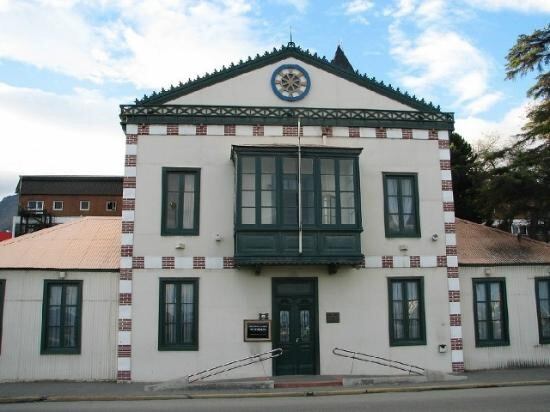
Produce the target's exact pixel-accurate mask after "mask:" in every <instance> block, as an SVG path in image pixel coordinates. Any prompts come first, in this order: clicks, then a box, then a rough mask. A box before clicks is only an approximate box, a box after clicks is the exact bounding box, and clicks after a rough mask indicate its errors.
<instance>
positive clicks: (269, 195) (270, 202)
mask: <svg viewBox="0 0 550 412" xmlns="http://www.w3.org/2000/svg"><path fill="white" fill-rule="evenodd" d="M262 206H275V193H274V192H272V191H266V190H263V191H262Z"/></svg>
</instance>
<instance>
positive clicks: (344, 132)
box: [126, 124, 448, 162]
mask: <svg viewBox="0 0 550 412" xmlns="http://www.w3.org/2000/svg"><path fill="white" fill-rule="evenodd" d="M138 132H139V133H138ZM441 133H447V132H446V131H443V132H441V131H440V132H438V131H437V130H433V129H432V130H428V129H407V128H385V127H357V126H302V127H301V135H302V136H304V137H321V136H323V135H325V136H326V137H341V138H354V139H355V138H373V139H375V138H378V139H386V138H387V139H402V140H437V141H438V144H439V148H440V149H447V148H448V139H440V138H439V139H438V136H439V135H440V134H441ZM138 134H140V135H150V136H159V135H160V136H220V137H222V136H225V137H229V136H251V137H253V136H272V137H296V136H298V126H297V125H286V126H274V125H262V124H257V125H239V124H237V125H234V124H231V125H212V124H209V125H205V124H199V125H192V124H168V125H139V126H138V125H127V126H126V135H127V140H128V139H134V138H135V139H137V135H138ZM126 154H127V155H135V153H129V152H127V153H126ZM129 161H130V162H132V158H131V159H129Z"/></svg>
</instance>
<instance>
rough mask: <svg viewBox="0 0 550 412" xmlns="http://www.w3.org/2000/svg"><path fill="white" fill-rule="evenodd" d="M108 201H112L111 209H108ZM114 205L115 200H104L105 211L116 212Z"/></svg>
mask: <svg viewBox="0 0 550 412" xmlns="http://www.w3.org/2000/svg"><path fill="white" fill-rule="evenodd" d="M109 203H113V204H114V205H115V207H114V208H112V209H109ZM116 207H117V204H116V200H107V201H106V202H105V211H106V212H116Z"/></svg>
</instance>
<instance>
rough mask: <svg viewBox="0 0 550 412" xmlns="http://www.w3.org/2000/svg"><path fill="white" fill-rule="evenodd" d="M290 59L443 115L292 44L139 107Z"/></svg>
mask: <svg viewBox="0 0 550 412" xmlns="http://www.w3.org/2000/svg"><path fill="white" fill-rule="evenodd" d="M289 57H294V58H296V59H299V60H301V61H303V62H305V63H308V64H311V65H312V66H315V67H317V68H319V69H321V70H325V71H327V72H329V73H331V74H334V75H335V76H338V77H341V78H344V79H346V80H349V81H351V82H353V83H355V84H357V85H359V86H362V87H365V88H367V89H369V90H372V91H373V92H376V93H378V94H381V95H383V96H386V97H388V98H390V99H393V100H396V101H398V102H400V103H403V104H406V105H408V106H410V107H413V108H415V109H417V110H421V111H427V112H440V108H439V106H437V107H436V106H434V105H433V104H432V103H431V102H426V101H425V100H424V99H418V98H417V97H416V96H414V95H412V96H411V95H410V94H409V93H407V92H402V91H400V89H399V88H393V87H392V85H391V84H388V85H386V84H384V82H383V81H377V80H376V78H375V77H371V78H369V77H368V76H367V75H366V74H361V73H359V71H358V70H356V71H355V72H353V71H348V70H345V69H343V68H341V67H340V66H338V65H336V64H333V63H331V62H330V61H329V60H328V59H327V58H326V57H324V56H323V57H320V56H318V55H317V53H313V54H312V53H311V52H310V51H309V50H307V49H305V50H302V48H301V47H300V46H295V45H294V43H289V44H288V45H286V46H284V45H283V46H281V48H280V49H277V48H273V51H271V52H268V51H266V52H265V53H264V54H263V55H262V56H260V55H259V54H257V55H256V57H254V58H252V57H250V56H249V57H248V59H247V60H246V61H243V60H240V61H239V63H238V64H236V65H235V64H233V63H231V64H230V65H229V67H225V66H222V69H221V70H214V72H213V73H206V74H205V75H204V76H202V77H201V76H197V78H196V79H195V80H191V79H189V80H188V81H187V82H186V83H185V84H184V83H181V82H180V84H179V85H178V86H173V85H171V86H170V89H169V90H165V89H164V88H162V89H161V91H160V92H159V93H157V92H153V94H152V95H150V96H146V95H144V96H143V98H141V99H136V101H135V105H136V106H144V105H158V104H164V103H166V102H168V101H170V100H174V99H177V98H178V97H181V96H185V95H187V94H190V93H192V92H194V91H197V90H200V89H202V88H205V87H208V86H212V85H214V84H216V83H219V82H222V81H225V80H228V79H231V78H233V77H236V76H240V75H241V74H244V73H248V72H250V71H252V70H256V69H259V68H261V67H264V66H267V65H268V64H272V63H276V62H278V61H280V60H283V59H286V58H289Z"/></svg>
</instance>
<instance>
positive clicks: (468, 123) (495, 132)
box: [455, 102, 529, 146]
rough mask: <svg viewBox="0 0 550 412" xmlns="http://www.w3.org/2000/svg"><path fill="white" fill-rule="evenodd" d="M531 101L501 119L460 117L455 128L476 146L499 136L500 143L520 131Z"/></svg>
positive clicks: (515, 108) (513, 109)
mask: <svg viewBox="0 0 550 412" xmlns="http://www.w3.org/2000/svg"><path fill="white" fill-rule="evenodd" d="M528 105H529V103H528V102H524V103H522V104H521V105H520V106H517V107H514V108H512V109H510V110H509V111H508V112H507V113H506V114H505V115H504V116H503V117H502V118H501V119H500V120H497V121H489V120H485V119H483V118H480V117H476V116H467V117H462V118H461V117H458V118H456V119H455V129H456V131H457V133H459V134H460V135H462V137H464V138H465V139H466V140H467V141H468V142H469V143H470V144H472V145H474V146H476V145H478V144H479V143H481V142H483V141H486V140H487V139H489V138H494V137H498V138H499V140H498V141H499V143H500V145H503V144H504V143H506V142H507V141H509V139H510V138H511V137H512V136H514V135H516V134H518V133H520V132H521V128H522V126H523V125H524V124H525V121H526V116H525V114H526V110H527V108H528Z"/></svg>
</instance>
